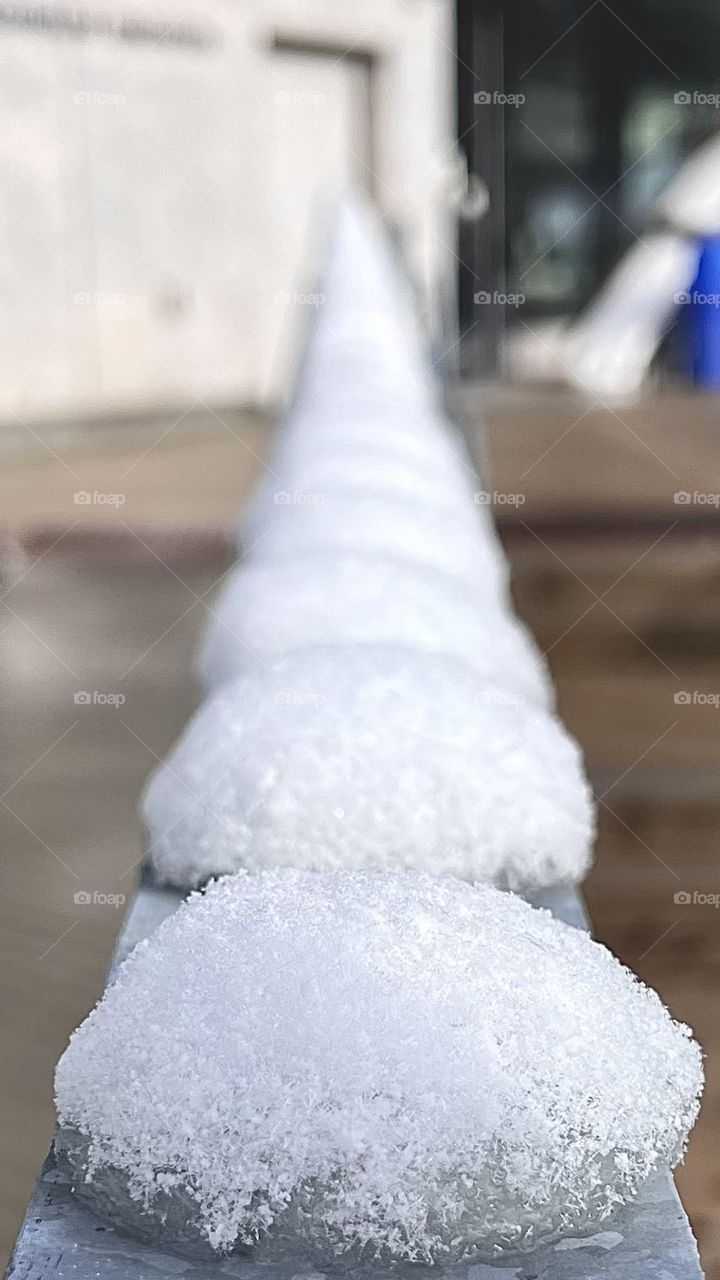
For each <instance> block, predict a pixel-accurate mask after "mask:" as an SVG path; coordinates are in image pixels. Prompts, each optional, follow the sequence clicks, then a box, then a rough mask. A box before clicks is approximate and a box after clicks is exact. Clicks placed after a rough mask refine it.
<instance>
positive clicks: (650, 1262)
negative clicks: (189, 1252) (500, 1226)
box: [7, 885, 702, 1280]
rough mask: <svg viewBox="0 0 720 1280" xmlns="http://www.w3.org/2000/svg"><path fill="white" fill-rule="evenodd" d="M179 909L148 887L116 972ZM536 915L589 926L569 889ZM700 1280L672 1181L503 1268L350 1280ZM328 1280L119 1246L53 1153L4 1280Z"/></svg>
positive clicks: (387, 1273)
mask: <svg viewBox="0 0 720 1280" xmlns="http://www.w3.org/2000/svg"><path fill="white" fill-rule="evenodd" d="M181 901H182V898H181V895H180V894H176V893H171V892H168V891H166V890H161V889H157V888H155V887H154V886H152V885H144V886H143V887H142V888H141V889H140V892H139V893H138V895H137V897H136V898H135V900H134V902H133V905H132V907H131V909H130V911H129V913H128V917H127V920H126V922H125V927H124V929H123V932H122V935H121V937H120V940H119V942H118V946H117V950H116V954H115V961H114V964H115V965H116V964H117V963H119V961H120V960H122V959H123V958H124V956H126V955H127V954H128V952H129V951H131V950H132V948H133V947H134V946H135V944H136V943H137V942H139V941H140V940H141V939H142V938H145V937H147V936H148V934H150V933H152V931H153V929H155V928H156V927H157V925H158V924H160V922H161V921H162V920H164V919H165V918H166V917H167V916H168V915H170V914H171V913H172V912H173V911H174V910H175V909H176V907H177V906H178V905H179V903H180V902H181ZM532 901H533V903H534V905H536V906H543V907H547V908H549V909H550V910H551V911H552V912H553V914H554V915H556V916H558V917H559V918H560V919H562V920H566V921H567V922H568V923H569V924H572V925H575V926H576V927H578V928H586V927H587V922H586V918H585V914H584V911H583V907H582V902H581V899H580V898H579V896H578V895H577V894H576V893H575V892H574V891H573V890H569V889H558V890H553V891H551V892H547V893H543V894H539V895H537V896H536V897H535V898H533V899H532ZM360 1276H362V1277H372V1278H373V1280H381V1278H382V1277H388V1280H390V1278H391V1277H392V1278H393V1280H441V1278H442V1277H448V1280H701V1278H702V1272H701V1270H700V1263H699V1260H698V1255H697V1249H696V1246H695V1241H694V1239H693V1236H692V1233H691V1231H690V1227H689V1224H688V1221H687V1218H686V1216H685V1213H684V1212H683V1209H682V1207H681V1205H680V1201H679V1199H678V1196H677V1192H676V1191H675V1187H674V1184H673V1181H672V1178H671V1177H670V1175H669V1173H663V1174H659V1175H657V1176H656V1177H655V1178H653V1179H652V1180H651V1181H650V1182H649V1183H648V1184H647V1185H646V1186H645V1188H644V1189H643V1192H642V1194H641V1195H640V1196H639V1198H638V1199H637V1201H636V1202H635V1203H634V1204H633V1205H632V1206H630V1207H629V1208H627V1209H625V1210H623V1211H622V1212H620V1213H618V1214H616V1215H615V1216H614V1217H613V1218H612V1219H610V1220H609V1221H608V1222H607V1223H605V1224H604V1228H603V1230H602V1231H599V1232H596V1233H595V1234H593V1235H590V1236H587V1237H582V1238H575V1239H568V1240H562V1241H560V1242H559V1243H558V1244H555V1245H554V1246H550V1247H548V1248H547V1249H544V1250H539V1251H537V1252H536V1253H533V1254H530V1255H528V1256H527V1257H526V1258H524V1259H522V1260H518V1261H515V1262H506V1263H504V1264H503V1265H502V1266H499V1265H498V1266H487V1265H484V1264H482V1263H469V1264H466V1265H465V1266H459V1267H458V1266H456V1267H452V1268H443V1267H432V1268H430V1267H424V1266H419V1265H417V1264H407V1265H403V1266H397V1267H393V1268H386V1267H383V1268H381V1267H368V1268H367V1269H363V1271H362V1272H360V1273H358V1271H357V1270H355V1271H354V1272H353V1277H354V1280H360ZM173 1277H176V1278H177V1280H227V1278H228V1277H235V1278H236V1280H325V1277H324V1275H323V1274H320V1273H318V1272H307V1271H306V1272H302V1271H299V1270H297V1269H296V1268H295V1267H293V1266H284V1267H279V1266H275V1267H272V1266H270V1265H268V1264H253V1263H250V1262H248V1261H246V1260H243V1259H230V1260H226V1261H219V1262H216V1263H207V1262H194V1261H190V1260H187V1259H184V1258H180V1257H175V1256H173V1255H170V1254H166V1253H161V1252H159V1251H158V1250H154V1249H152V1248H149V1247H147V1246H145V1245H142V1244H139V1243H138V1242H136V1241H134V1240H132V1239H130V1238H129V1237H127V1236H122V1235H121V1234H120V1233H119V1232H116V1231H114V1230H113V1229H112V1228H111V1227H106V1226H103V1225H102V1223H100V1222H99V1221H98V1219H97V1218H95V1217H93V1216H92V1214H90V1213H89V1212H88V1211H87V1210H86V1209H84V1208H83V1207H82V1206H81V1205H79V1204H78V1203H77V1201H76V1200H75V1199H74V1197H73V1195H72V1193H71V1191H70V1187H69V1185H68V1183H67V1181H65V1180H64V1179H63V1177H62V1176H61V1175H60V1174H59V1173H58V1171H57V1170H56V1168H55V1161H54V1157H53V1153H52V1151H51V1152H50V1155H49V1156H48V1159H47V1160H46V1162H45V1165H44V1167H43V1170H42V1172H41V1174H40V1178H39V1179H38V1182H37V1185H36V1188H35V1192H34V1194H33V1197H32V1199H31V1201H30V1205H29V1208H28V1212H27V1216H26V1218H25V1222H24V1224H23V1227H22V1230H21V1232H20V1235H19V1237H18V1241H17V1245H16V1247H15V1252H14V1254H13V1257H12V1259H11V1261H10V1266H9V1269H8V1272H7V1280H91V1278H92V1280H172V1278H173Z"/></svg>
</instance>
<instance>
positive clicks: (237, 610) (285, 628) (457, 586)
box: [199, 555, 553, 706]
mask: <svg viewBox="0 0 720 1280" xmlns="http://www.w3.org/2000/svg"><path fill="white" fill-rule="evenodd" d="M323 644H324V645H329V644H402V645H407V646H408V647H410V648H412V649H418V650H422V651H424V652H431V653H446V654H455V655H456V656H457V657H459V658H462V659H464V661H465V662H467V663H468V665H469V666H471V667H472V668H473V669H474V670H475V671H477V672H478V674H479V675H481V676H483V677H484V678H486V679H487V680H488V681H490V680H495V681H496V682H497V683H498V684H499V685H500V686H501V687H503V688H507V689H509V690H512V689H516V690H517V691H518V692H519V693H521V694H522V695H523V696H524V697H525V698H526V699H527V700H528V701H529V702H536V703H538V704H539V705H541V706H548V705H549V704H550V703H551V702H552V697H553V694H552V685H551V681H550V676H549V673H548V671H547V668H546V666H545V663H544V661H543V659H542V658H541V656H540V653H539V651H538V649H537V648H536V646H535V644H534V643H533V641H532V639H531V638H530V636H529V635H528V633H527V631H526V630H525V628H524V627H523V626H522V624H521V623H520V622H518V620H517V619H516V618H515V617H514V616H513V615H512V614H511V613H510V612H509V611H506V610H503V609H501V608H500V607H499V606H498V605H497V604H494V603H493V602H492V600H490V601H489V602H487V603H483V604H481V603H480V602H479V601H478V599H476V597H475V595H474V594H472V593H470V592H469V591H467V590H466V589H465V588H464V587H463V584H462V583H458V582H457V581H456V580H455V579H453V578H450V577H448V576H447V575H446V574H442V573H437V572H434V571H433V570H431V569H419V568H417V567H416V566H415V565H412V564H407V563H405V562H403V561H402V560H391V559H378V558H376V557H374V556H342V555H340V556H333V555H326V556H298V557H295V558H293V559H289V560H284V561H281V562H280V563H279V564H255V563H252V562H250V563H248V564H244V565H240V566H239V567H238V568H237V569H235V570H234V571H233V572H232V573H231V574H230V575H229V576H228V578H227V579H226V581H225V585H224V587H223V590H222V592H221V594H220V597H219V599H218V600H217V601H216V602H215V603H214V605H213V610H212V618H211V621H210V625H209V627H208V630H207V635H206V638H205V643H204V645H203V648H202V652H201V655H200V661H199V671H200V678H201V681H202V683H203V685H204V687H205V688H206V689H208V690H212V689H215V688H217V687H218V686H219V685H221V684H223V683H225V682H226V681H228V680H233V679H236V678H237V677H238V676H240V675H242V674H243V673H244V672H245V671H247V669H248V667H249V666H251V665H252V662H253V660H257V661H260V662H267V661H268V660H272V658H274V657H279V656H280V655H281V654H283V653H288V652H290V651H292V650H293V649H299V648H302V647H303V646H305V645H323Z"/></svg>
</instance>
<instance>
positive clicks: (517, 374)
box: [505, 317, 569, 382]
mask: <svg viewBox="0 0 720 1280" xmlns="http://www.w3.org/2000/svg"><path fill="white" fill-rule="evenodd" d="M568 327H569V321H568V319H567V317H563V319H561V320H537V321H535V322H534V323H533V326H532V328H529V327H528V326H527V325H526V324H518V325H516V326H514V327H513V328H511V329H509V330H508V333H507V336H506V338H505V372H506V374H507V376H508V377H509V378H510V380H511V382H563V381H564V380H565V374H566V369H565V367H564V365H563V342H564V340H565V336H566V334H567V331H568Z"/></svg>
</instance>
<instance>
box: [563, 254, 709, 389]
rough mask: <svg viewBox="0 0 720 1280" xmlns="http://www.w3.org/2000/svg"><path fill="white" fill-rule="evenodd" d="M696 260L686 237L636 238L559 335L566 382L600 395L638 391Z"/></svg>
mask: <svg viewBox="0 0 720 1280" xmlns="http://www.w3.org/2000/svg"><path fill="white" fill-rule="evenodd" d="M697 264H698V250H697V247H696V246H695V245H694V244H692V242H691V241H689V240H687V239H686V238H685V237H684V236H681V235H676V234H675V233H673V232H671V231H663V232H654V233H653V234H651V235H647V236H645V237H644V238H643V239H642V240H638V241H637V242H636V243H635V244H634V245H633V247H632V248H631V249H630V250H629V251H628V252H627V253H626V254H625V257H624V258H623V259H622V260H621V261H620V262H619V263H618V265H617V267H616V268H615V270H614V271H613V272H612V274H611V276H610V278H609V280H608V281H607V283H606V285H605V286H604V288H603V289H602V290H601V292H600V294H599V295H598V297H597V298H596V300H595V301H594V302H593V303H592V304H591V306H590V307H589V308H588V310H587V311H586V312H585V313H584V314H583V315H582V316H581V317H580V319H579V320H578V321H576V323H575V324H574V325H572V326H571V327H570V329H569V330H568V331H567V333H566V334H565V337H564V339H563V340H562V361H563V365H564V368H565V373H566V376H567V377H568V379H569V380H570V382H571V383H573V384H574V385H575V386H577V387H579V388H580V389H581V390H583V391H586V392H589V393H591V394H593V395H597V396H601V397H602V396H607V397H610V398H615V397H618V396H619V397H627V396H633V395H636V394H637V392H638V391H639V390H640V387H641V386H642V383H643V382H644V380H645V377H646V376H647V372H648V370H649V368H650V364H651V362H652V359H653V356H654V355H655V352H656V351H657V348H658V346H659V345H660V342H661V340H662V337H663V332H664V329H665V326H666V324H667V322H668V320H669V318H670V316H671V315H672V312H673V308H674V307H675V306H677V305H678V303H679V302H682V301H684V295H686V293H687V290H688V289H689V288H690V286H691V284H692V282H693V280H694V278H695V273H696V270H697Z"/></svg>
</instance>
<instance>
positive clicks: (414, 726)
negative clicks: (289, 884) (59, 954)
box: [144, 645, 593, 888]
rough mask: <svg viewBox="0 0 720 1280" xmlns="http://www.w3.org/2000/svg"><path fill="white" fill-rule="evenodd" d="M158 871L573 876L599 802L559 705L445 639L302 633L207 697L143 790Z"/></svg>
mask: <svg viewBox="0 0 720 1280" xmlns="http://www.w3.org/2000/svg"><path fill="white" fill-rule="evenodd" d="M144 816H145V820H146V823H147V828H148V832H149V836H150V853H151V856H152V860H153V864H154V868H155V872H156V874H157V876H158V878H159V879H160V880H163V881H169V882H170V883H172V884H175V885H178V886H180V887H187V886H193V885H198V884H201V883H202V882H203V881H205V880H207V879H208V878H209V877H210V876H213V875H220V874H223V873H225V872H229V871H237V870H239V869H240V868H241V867H246V868H248V869H249V870H251V871H260V870H264V869H266V868H272V867H276V866H295V867H303V868H308V869H312V870H327V869H330V868H340V869H342V868H347V869H353V868H376V869H383V870H385V869H386V870H400V869H406V868H412V869H414V870H417V871H426V872H430V873H431V874H434V875H435V874H440V875H442V874H447V875H457V876H460V877H462V878H463V879H466V880H483V881H487V882H489V883H494V884H499V885H501V886H502V887H509V888H520V887H523V888H538V887H542V886H545V885H549V884H553V883H555V882H557V881H574V880H579V879H580V878H582V876H583V875H584V873H585V871H586V870H587V868H588V865H589V860H590V845H591V841H592V836H593V807H592V802H591V797H590V792H589V788H588V784H587V781H586V779H585V775H584V773H583V769H582V763H581V757H580V752H579V750H578V747H577V745H576V744H575V742H574V741H573V740H572V739H571V738H570V737H569V736H568V734H567V733H566V732H565V730H564V729H563V728H562V726H561V725H560V723H559V722H558V721H557V720H556V719H555V717H554V716H552V715H551V714H550V713H549V712H546V711H544V710H542V709H538V708H536V707H533V706H531V705H528V704H527V703H526V702H525V701H524V699H523V697H522V694H521V693H519V692H517V691H516V690H513V689H502V688H498V687H497V685H496V684H495V683H494V682H493V683H492V684H489V683H486V682H485V681H483V680H482V679H481V678H480V677H479V676H478V675H477V674H476V673H475V672H474V671H473V670H472V669H471V668H470V667H468V666H467V665H466V664H465V663H464V662H461V661H460V660H458V659H456V658H453V657H447V656H446V655H443V654H424V653H416V652H413V651H412V650H411V649H407V648H399V647H397V648H396V647H392V646H384V645H348V646H338V647H328V648H306V649H298V650H296V651H295V652H293V653H291V654H287V655H286V656H284V657H282V658H280V659H278V660H276V661H275V662H273V663H272V665H271V666H270V667H268V668H263V667H255V668H253V670H252V671H248V673H247V674H246V675H245V676H243V677H241V678H240V679H239V680H237V681H235V682H234V683H232V684H228V685H225V686H224V687H223V688H221V689H220V690H219V692H218V693H217V694H216V695H215V697H214V698H212V699H211V700H210V701H208V702H206V703H205V704H203V706H202V707H201V708H200V710H199V711H198V712H197V713H196V715H195V718H194V719H193V720H192V721H191V722H190V724H189V726H188V728H187V729H186V731H185V734H184V736H183V737H182V738H181V739H180V741H179V743H178V744H177V745H176V747H175V748H174V750H173V751H172V752H171V753H170V755H169V757H168V759H167V761H166V763H165V764H164V765H162V766H161V767H160V768H159V769H158V771H157V772H156V773H155V774H154V776H153V778H152V779H151V781H150V784H149V787H148V789H147V791H146V794H145V799H144Z"/></svg>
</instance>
